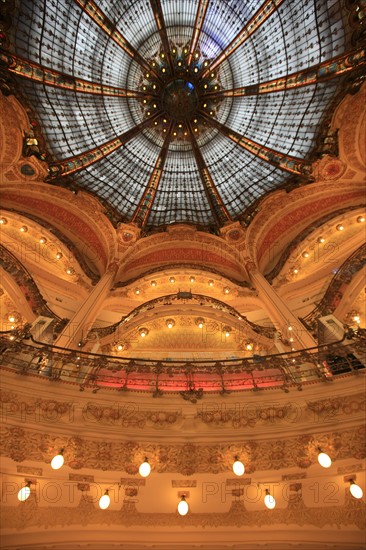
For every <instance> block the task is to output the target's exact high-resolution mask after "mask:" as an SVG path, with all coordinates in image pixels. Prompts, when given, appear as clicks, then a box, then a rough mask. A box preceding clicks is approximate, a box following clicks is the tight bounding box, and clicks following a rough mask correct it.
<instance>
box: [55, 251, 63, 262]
mask: <svg viewBox="0 0 366 550" xmlns="http://www.w3.org/2000/svg"><path fill="white" fill-rule="evenodd" d="M61 258H62V252H57V254H56V259H57V260H61Z"/></svg>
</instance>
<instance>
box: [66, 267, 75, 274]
mask: <svg viewBox="0 0 366 550" xmlns="http://www.w3.org/2000/svg"><path fill="white" fill-rule="evenodd" d="M66 273H67V274H68V275H73V274H74V273H75V271H74V269H73V268H72V267H68V268H67V269H66Z"/></svg>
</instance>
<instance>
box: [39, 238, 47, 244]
mask: <svg viewBox="0 0 366 550" xmlns="http://www.w3.org/2000/svg"><path fill="white" fill-rule="evenodd" d="M39 242H40V244H46V242H47V239H46V237H41V238H40V239H39Z"/></svg>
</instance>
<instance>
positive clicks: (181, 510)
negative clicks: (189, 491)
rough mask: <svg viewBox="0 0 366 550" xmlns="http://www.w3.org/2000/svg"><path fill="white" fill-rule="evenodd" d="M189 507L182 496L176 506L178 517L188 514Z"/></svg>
mask: <svg viewBox="0 0 366 550" xmlns="http://www.w3.org/2000/svg"><path fill="white" fill-rule="evenodd" d="M188 510H189V506H188V503H187V501H186V497H185V496H184V495H182V497H181V501H180V502H179V504H178V514H179V515H180V516H186V515H187V514H188Z"/></svg>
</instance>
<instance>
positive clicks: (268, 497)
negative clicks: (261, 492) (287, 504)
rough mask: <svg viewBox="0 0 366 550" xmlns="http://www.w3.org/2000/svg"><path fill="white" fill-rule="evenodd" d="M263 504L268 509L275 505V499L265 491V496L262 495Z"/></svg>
mask: <svg viewBox="0 0 366 550" xmlns="http://www.w3.org/2000/svg"><path fill="white" fill-rule="evenodd" d="M264 504H265V505H266V506H267V508H268V509H269V510H273V508H274V507H275V506H276V501H275V499H274V498H273V496H272V495H270V494H269V493H267V494H266V496H265V497H264Z"/></svg>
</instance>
